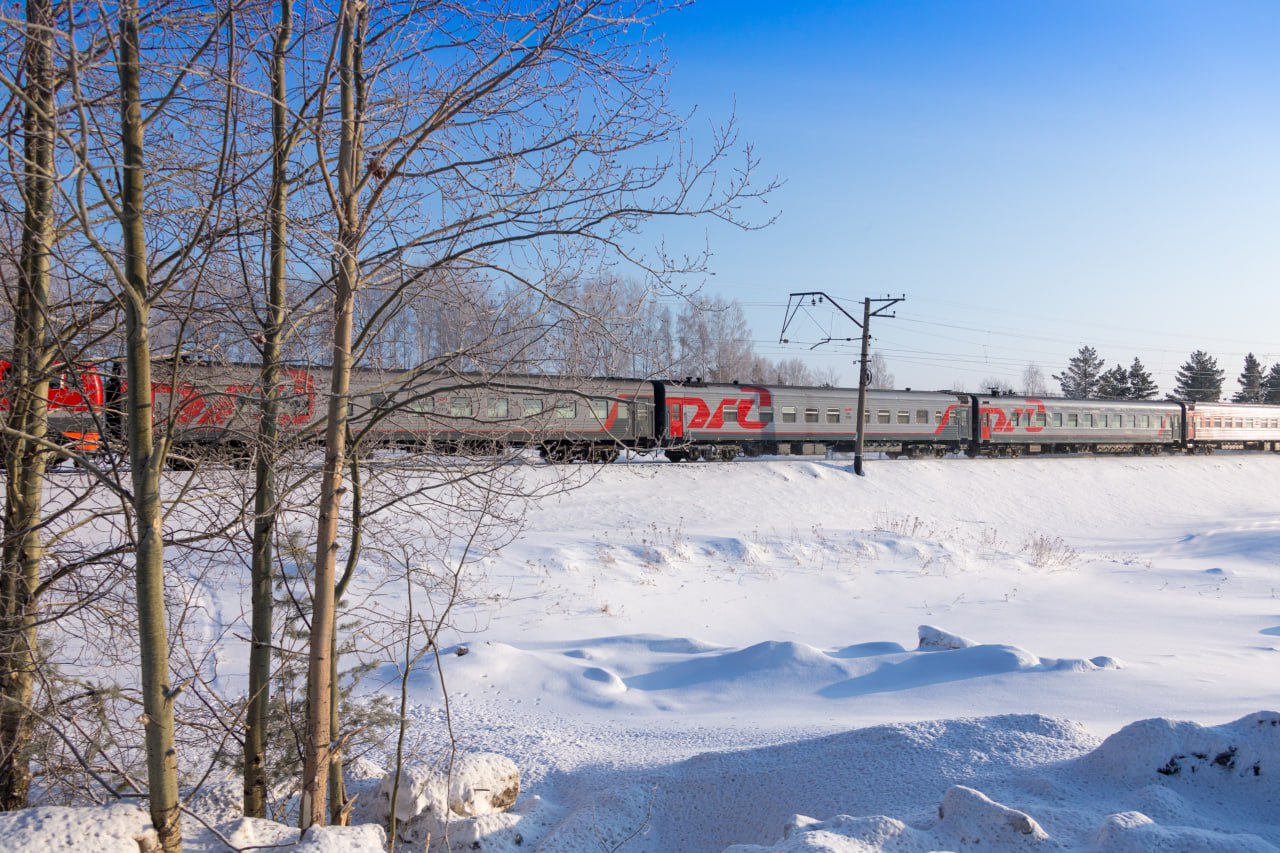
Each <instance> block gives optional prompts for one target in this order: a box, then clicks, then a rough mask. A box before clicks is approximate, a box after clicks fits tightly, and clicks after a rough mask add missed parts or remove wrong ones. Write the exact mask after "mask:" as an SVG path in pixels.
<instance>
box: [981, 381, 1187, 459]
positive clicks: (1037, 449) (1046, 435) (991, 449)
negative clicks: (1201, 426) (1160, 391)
mask: <svg viewBox="0 0 1280 853" xmlns="http://www.w3.org/2000/svg"><path fill="white" fill-rule="evenodd" d="M974 407H975V418H976V421H975V422H976V423H977V425H978V429H977V430H976V431H975V435H974V447H973V451H972V452H973V453H975V454H986V455H994V456H1018V455H1020V454H1022V453H1074V452H1090V453H1105V452H1136V453H1161V452H1164V451H1165V450H1177V449H1178V448H1179V447H1180V446H1181V444H1182V440H1183V435H1182V428H1183V423H1184V421H1185V412H1184V404H1182V403H1177V402H1158V401H1151V400H1071V399H1065V398H1053V397H1012V396H1008V397H1006V396H979V397H976V398H975V399H974Z"/></svg>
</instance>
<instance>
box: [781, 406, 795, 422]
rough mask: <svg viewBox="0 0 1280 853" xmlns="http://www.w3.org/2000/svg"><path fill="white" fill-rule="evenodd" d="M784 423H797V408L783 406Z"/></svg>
mask: <svg viewBox="0 0 1280 853" xmlns="http://www.w3.org/2000/svg"><path fill="white" fill-rule="evenodd" d="M782 422H783V423H784V424H793V423H795V422H796V407H795V406H783V407H782Z"/></svg>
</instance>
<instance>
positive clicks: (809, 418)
mask: <svg viewBox="0 0 1280 853" xmlns="http://www.w3.org/2000/svg"><path fill="white" fill-rule="evenodd" d="M804 422H805V423H807V424H816V423H817V422H818V410H817V409H805V410H804Z"/></svg>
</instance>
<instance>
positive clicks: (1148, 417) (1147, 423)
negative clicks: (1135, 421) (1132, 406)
mask: <svg viewBox="0 0 1280 853" xmlns="http://www.w3.org/2000/svg"><path fill="white" fill-rule="evenodd" d="M1142 426H1143V427H1144V428H1146V427H1150V426H1151V415H1143V416H1142Z"/></svg>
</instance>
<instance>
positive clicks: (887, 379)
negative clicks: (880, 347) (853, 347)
mask: <svg viewBox="0 0 1280 853" xmlns="http://www.w3.org/2000/svg"><path fill="white" fill-rule="evenodd" d="M869 361H870V362H871V363H870V364H868V365H867V369H868V370H870V371H871V382H870V383H869V384H868V385H867V387H868V388H892V387H893V385H894V379H893V374H892V373H890V372H889V363H888V362H887V361H886V360H885V357H884V354H883V353H881V352H879V351H873V352H872V353H871V358H870V359H869Z"/></svg>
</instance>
